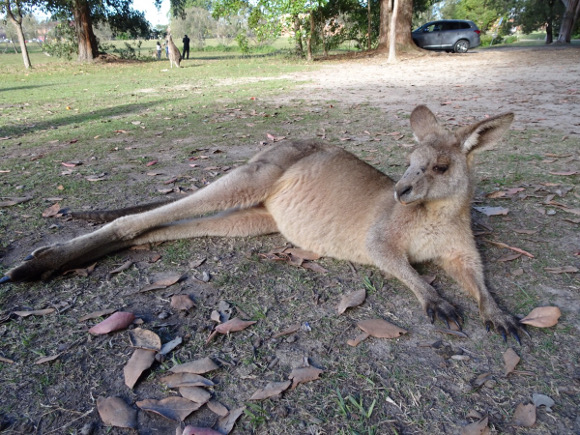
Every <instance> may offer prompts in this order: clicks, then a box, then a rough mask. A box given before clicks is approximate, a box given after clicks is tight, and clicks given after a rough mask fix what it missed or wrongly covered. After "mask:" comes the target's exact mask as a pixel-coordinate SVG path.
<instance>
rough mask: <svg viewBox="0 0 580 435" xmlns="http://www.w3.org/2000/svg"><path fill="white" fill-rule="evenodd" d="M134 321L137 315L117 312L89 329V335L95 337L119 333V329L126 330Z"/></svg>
mask: <svg viewBox="0 0 580 435" xmlns="http://www.w3.org/2000/svg"><path fill="white" fill-rule="evenodd" d="M134 320H135V315H134V314H133V313H129V312H126V311H117V312H116V313H114V314H112V315H110V316H109V317H107V318H106V319H105V320H103V321H102V322H100V323H97V324H96V325H95V326H93V327H92V328H91V329H89V333H91V334H93V335H103V334H108V333H109V332H113V331H118V330H119V329H125V328H126V327H128V326H129V325H130V324H131V323H133V321H134Z"/></svg>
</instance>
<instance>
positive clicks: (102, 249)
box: [6, 160, 285, 281]
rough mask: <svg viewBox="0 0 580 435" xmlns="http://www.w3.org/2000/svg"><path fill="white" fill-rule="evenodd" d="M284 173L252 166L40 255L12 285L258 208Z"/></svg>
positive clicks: (13, 274)
mask: <svg viewBox="0 0 580 435" xmlns="http://www.w3.org/2000/svg"><path fill="white" fill-rule="evenodd" d="M284 170H285V169H284V167H283V166H281V165H277V164H269V163H268V162H265V161H261V160H257V161H254V162H250V163H249V164H247V165H245V166H242V167H240V168H237V169H235V170H234V171H232V172H231V173H230V174H228V175H226V176H224V177H222V178H220V179H218V180H217V181H215V182H214V183H212V184H210V185H209V186H207V187H205V188H203V189H201V190H199V191H198V192H195V193H194V194H192V195H190V196H188V197H185V198H183V199H181V200H179V201H176V202H173V203H170V204H167V205H165V206H161V207H159V208H156V209H154V210H151V211H147V212H144V213H139V214H135V215H130V216H125V217H121V218H119V219H117V220H115V221H113V222H111V223H109V224H107V225H105V226H103V227H102V228H100V229H98V230H96V231H94V232H92V233H89V234H86V235H84V236H80V237H77V238H74V239H72V240H69V241H67V242H64V243H59V244H56V245H53V246H48V247H44V248H40V249H37V250H36V251H34V252H33V253H32V255H31V256H29V258H28V261H25V262H24V263H22V264H21V265H20V266H18V267H16V268H14V269H12V270H10V271H9V272H8V273H7V274H6V276H7V279H8V280H12V281H18V280H29V279H35V278H38V277H42V278H46V277H48V276H50V275H52V274H53V273H55V272H57V271H60V270H63V268H65V267H70V266H71V265H74V264H78V263H84V262H86V261H90V260H94V259H96V258H99V257H101V256H103V255H106V254H108V253H110V252H113V251H117V250H119V249H122V248H123V247H126V246H130V245H133V244H134V243H135V239H136V238H137V237H139V236H140V235H142V234H144V233H146V232H148V231H150V230H154V229H157V228H159V227H162V226H165V225H168V224H171V223H175V222H177V221H181V220H184V219H189V218H192V217H196V216H202V215H205V214H207V213H212V212H216V211H224V210H230V209H237V208H251V207H254V206H257V205H259V204H261V203H262V202H263V201H264V200H265V199H266V198H267V197H268V195H269V194H271V191H272V189H273V188H274V187H273V186H274V185H275V182H276V180H277V179H278V178H279V177H280V175H281V174H282V173H283V172H284Z"/></svg>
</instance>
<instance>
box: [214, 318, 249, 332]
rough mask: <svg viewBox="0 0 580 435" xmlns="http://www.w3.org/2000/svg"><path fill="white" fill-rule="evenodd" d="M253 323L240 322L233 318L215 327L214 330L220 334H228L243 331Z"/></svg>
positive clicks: (247, 321) (240, 320)
mask: <svg viewBox="0 0 580 435" xmlns="http://www.w3.org/2000/svg"><path fill="white" fill-rule="evenodd" d="M254 323H256V321H255V320H242V319H240V318H239V317H235V318H233V319H232V320H228V321H227V322H225V323H222V324H220V325H217V326H216V327H215V330H216V331H217V332H219V333H220V334H229V333H230V332H238V331H243V330H244V329H246V328H248V327H249V326H252V325H253V324H254Z"/></svg>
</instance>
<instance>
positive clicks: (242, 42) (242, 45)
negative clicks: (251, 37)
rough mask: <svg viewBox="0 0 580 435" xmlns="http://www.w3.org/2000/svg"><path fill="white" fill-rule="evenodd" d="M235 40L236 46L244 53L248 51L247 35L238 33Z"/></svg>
mask: <svg viewBox="0 0 580 435" xmlns="http://www.w3.org/2000/svg"><path fill="white" fill-rule="evenodd" d="M236 42H237V43H238V48H239V49H240V51H241V52H242V53H244V54H247V53H249V52H250V44H249V42H248V37H247V36H246V35H245V34H243V33H238V35H237V36H236Z"/></svg>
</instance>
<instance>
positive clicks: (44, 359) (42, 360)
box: [34, 353, 62, 365]
mask: <svg viewBox="0 0 580 435" xmlns="http://www.w3.org/2000/svg"><path fill="white" fill-rule="evenodd" d="M61 355H62V353H58V354H56V355H51V356H45V357H42V358H40V359H37V360H36V361H34V364H36V365H40V364H44V363H47V362H51V361H54V360H55V359H58V358H59V357H60V356H61Z"/></svg>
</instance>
